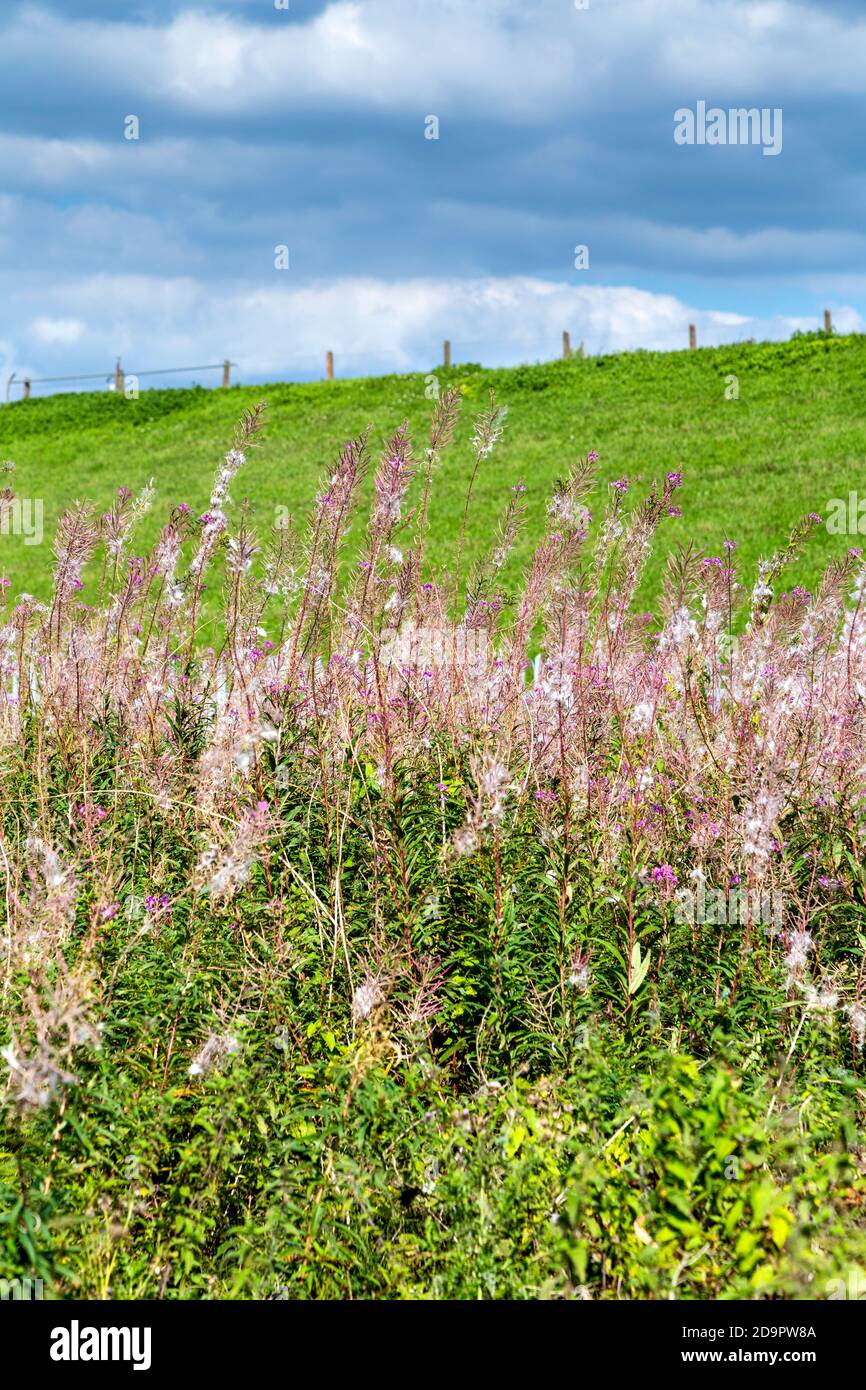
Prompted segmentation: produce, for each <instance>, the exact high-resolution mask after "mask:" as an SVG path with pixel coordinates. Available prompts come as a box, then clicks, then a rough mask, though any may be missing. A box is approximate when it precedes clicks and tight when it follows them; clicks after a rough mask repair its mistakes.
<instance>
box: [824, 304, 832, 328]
mask: <svg viewBox="0 0 866 1390" xmlns="http://www.w3.org/2000/svg"><path fill="white" fill-rule="evenodd" d="M824 332H825V333H832V332H833V320H832V318H831V317H830V310H829V309H825V310H824Z"/></svg>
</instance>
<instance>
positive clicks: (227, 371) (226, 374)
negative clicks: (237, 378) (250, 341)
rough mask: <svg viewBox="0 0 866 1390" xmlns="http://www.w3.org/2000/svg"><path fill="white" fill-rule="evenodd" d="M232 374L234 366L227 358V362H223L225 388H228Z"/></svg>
mask: <svg viewBox="0 0 866 1390" xmlns="http://www.w3.org/2000/svg"><path fill="white" fill-rule="evenodd" d="M231 373H232V364H231V362H229V360H228V358H226V360H225V362H223V386H228V384H229V381H230V380H231Z"/></svg>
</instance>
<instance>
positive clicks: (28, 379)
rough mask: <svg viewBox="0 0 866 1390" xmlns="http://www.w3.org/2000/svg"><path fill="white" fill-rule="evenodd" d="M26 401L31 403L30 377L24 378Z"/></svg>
mask: <svg viewBox="0 0 866 1390" xmlns="http://www.w3.org/2000/svg"><path fill="white" fill-rule="evenodd" d="M24 399H25V401H29V400H30V378H29V376H26V377H25V378H24Z"/></svg>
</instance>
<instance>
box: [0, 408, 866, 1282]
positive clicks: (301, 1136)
mask: <svg viewBox="0 0 866 1390" xmlns="http://www.w3.org/2000/svg"><path fill="white" fill-rule="evenodd" d="M459 409H460V399H459V394H458V393H457V392H456V391H454V392H447V393H445V394H444V395H443V396H442V397H441V399H440V400H439V401H438V402H437V403H436V405H435V408H434V410H433V414H432V422H431V427H430V433H429V439H428V442H427V445H426V447H425V448H423V449H422V450H420V451H418V450H416V449H415V447H414V446H413V444H412V441H411V440H410V438H409V435H408V432H407V429H406V428H405V427H403V428H401V429H399V430H398V431H397V432H396V434H395V435H394V436H393V438H391V439H390V440H388V442H387V443H386V444H385V447H384V450H383V451H382V454H381V458H380V459H379V461H378V463H376V464H375V465H374V463H373V461H372V459H371V444H370V436H369V433H367V434H364V435H362V436H360V437H359V438H358V439H355V440H353V441H351V442H350V443H348V444H347V445H346V446H345V448H344V449H343V451H342V453H341V455H340V457H339V459H338V460H337V462H336V464H335V465H334V467H333V468H332V469H331V470H329V471H328V473H327V474H326V476H325V477H324V478H323V481H322V485H321V490H320V492H319V495H318V497H317V498H316V500H315V504H314V506H313V509H312V512H311V515H310V518H309V520H308V522H307V524H306V526H305V527H302V528H300V529H299V530H296V529H295V528H294V527H293V526H291V525H288V526H286V527H282V528H279V529H276V530H275V531H274V532H273V534H272V535H271V536H270V537H268V538H267V539H266V540H263V539H261V538H260V537H259V536H258V535H257V534H256V532H255V530H254V528H253V525H252V523H251V520H250V513H249V509H248V508H247V507H246V506H245V505H244V506H241V507H240V508H239V509H238V510H237V513H236V515H237V520H236V522H235V523H234V524H230V522H229V513H230V510H231V501H230V496H229V490H230V488H232V487H234V486H235V480H236V475H238V474H239V473H240V472H241V470H242V469H243V466H244V463H245V461H246V457H247V455H248V453H249V451H250V450H251V449H252V448H254V447H256V446H257V445H258V443H259V442H260V438H261V434H262V428H263V424H264V411H263V407H262V406H259V407H257V408H256V409H255V410H253V411H252V412H250V413H249V414H247V415H246V416H245V417H244V419H243V420H242V422H241V424H240V426H239V428H238V431H237V434H236V438H235V440H234V442H233V445H232V448H231V449H230V450H229V452H228V453H227V454H226V455H225V458H224V461H223V463H222V465H221V467H220V469H219V472H218V474H217V476H216V479H215V482H214V487H213V493H212V496H211V499H210V503H209V506H208V509H207V511H206V512H205V513H204V514H203V515H202V516H201V517H199V518H195V517H194V516H193V515H191V514H190V512H189V510H188V509H187V508H185V507H183V506H180V507H176V508H175V509H174V510H173V511H172V512H171V514H170V515H169V516H168V517H167V519H166V521H165V524H164V526H163V529H162V531H161V534H160V536H159V539H158V541H157V543H156V545H155V547H154V549H153V551H152V552H151V553H150V554H147V555H138V554H136V553H135V530H136V524H137V522H138V520H139V518H140V517H141V515H142V514H143V512H144V511H145V510H146V509H149V508H151V507H152V506H153V504H154V500H155V499H154V492H153V489H152V488H150V487H149V488H147V489H145V491H144V492H143V493H142V494H141V495H140V496H138V497H133V496H132V495H131V494H130V493H129V492H128V491H127V490H126V489H124V488H121V489H120V490H119V491H118V493H117V496H116V500H115V503H114V505H113V507H112V508H111V510H110V511H109V512H107V513H105V514H104V515H102V516H96V515H94V514H93V512H92V510H91V509H89V508H88V507H87V506H84V505H77V506H75V507H74V508H72V510H71V511H69V512H68V513H67V514H66V515H65V516H64V517H63V518H62V521H61V523H60V526H59V529H58V532H57V536H56V539H55V543H54V592H53V598H52V600H51V602H50V603H48V604H42V603H40V602H37V601H36V600H34V599H33V598H31V597H29V596H28V595H26V594H20V595H18V597H17V599H16V598H14V597H13V596H12V594H11V592H10V588H9V587H6V588H4V590H3V594H2V600H3V604H4V607H3V614H2V627H0V649H2V704H0V740H2V759H3V779H2V802H0V812H2V822H0V825H2V838H0V872H2V879H3V887H2V894H3V901H4V904H5V912H4V927H3V933H2V938H0V972H2V1000H3V1008H2V1021H0V1034H2V1059H3V1073H2V1075H3V1089H2V1110H0V1116H2V1120H0V1123H2V1129H0V1208H2V1210H0V1274H2V1275H3V1276H4V1277H15V1276H23V1275H29V1276H31V1277H38V1278H42V1279H43V1280H44V1282H45V1288H46V1297H56V1298H63V1297H81V1296H85V1297H107V1298H112V1297H116V1298H121V1297H126V1298H129V1297H132V1298H138V1297H145V1298H150V1297H171V1298H182V1297H196V1298H201V1297H222V1298H233V1297H272V1298H292V1297H345V1296H353V1295H357V1296H364V1297H382V1298H403V1297H408V1298H417V1297H432V1298H437V1297H467V1298H470V1297H471V1298H476V1297H479V1296H482V1297H518V1298H521V1297H526V1298H548V1297H551V1298H557V1297H582V1298H625V1297H629V1298H656V1297H664V1298H668V1297H676V1298H707V1297H712V1298H714V1297H762V1296H774V1297H803V1298H822V1297H827V1296H830V1291H832V1290H838V1289H839V1288H842V1289H843V1290H844V1289H845V1288H846V1287H847V1281H849V1279H850V1276H851V1271H857V1270H862V1269H863V1268H864V1265H866V1237H864V1219H863V1210H864V1200H866V1186H864V1171H866V1150H864V1147H863V1145H862V1141H861V1139H860V1129H861V1126H862V1118H863V1107H864V1097H866V1089H864V1086H863V1048H864V1036H866V989H864V985H866V981H864V959H866V956H864V951H866V935H864V924H866V915H864V888H866V870H864V862H863V861H864V824H866V821H864V815H866V737H864V732H866V706H864V699H866V612H864V607H863V600H864V568H863V562H862V559H861V557H860V555H859V553H857V552H849V553H848V554H847V555H844V556H842V557H841V558H840V559H839V560H838V561H837V562H836V563H835V564H834V565H833V566H831V568H830V569H829V571H828V572H827V574H826V575H825V577H824V579H823V581H822V583H821V584H820V586H819V587H818V588H817V589H816V590H815V592H814V593H809V592H806V591H805V590H804V589H802V588H801V587H799V586H797V585H796V584H794V585H793V586H791V587H789V588H784V587H783V586H784V584H785V574H786V572H787V571H788V570H789V568H790V566H791V565H792V564H794V563H795V562H796V560H797V557H798V555H799V553H800V550H801V548H802V547H803V546H804V545H805V544H806V543H807V541H808V537H809V533H810V531H811V530H812V528H813V527H814V526H815V525H816V524H817V522H818V520H819V518H817V517H814V516H812V517H807V518H806V519H805V520H804V522H803V523H802V525H800V526H798V527H797V528H796V529H795V531H794V533H793V535H792V537H791V539H790V542H789V543H788V545H787V546H786V547H785V548H784V549H782V550H781V551H780V552H778V553H777V554H776V555H774V556H772V557H771V558H770V559H769V560H768V561H767V562H766V563H764V564H763V565H762V566H761V568H760V572H759V574H758V576H757V579H756V580H755V581H754V582H753V583H752V584H751V585H749V584H748V583H744V581H743V579H742V577H741V576H740V575H739V573H738V571H737V565H736V542H735V541H734V540H731V539H730V538H728V537H726V538H725V539H724V543H723V544H722V545H721V547H720V549H721V553H720V554H719V555H716V556H702V555H700V554H698V553H696V552H695V551H694V550H693V549H692V548H689V547H680V548H678V549H677V550H675V551H674V552H673V553H672V554H671V556H670V559H669V563H668V568H667V574H666V579H665V582H664V585H663V589H662V592H661V594H660V597H659V603H658V609H657V612H656V614H655V615H650V614H641V613H636V612H634V611H633V599H634V595H635V593H636V590H637V587H638V584H639V581H640V578H641V574H642V569H643V566H644V563H645V561H646V558H647V556H648V554H649V552H650V548H651V547H652V546H653V545H655V544H658V543H662V544H663V543H664V542H663V541H661V542H659V540H658V538H657V532H659V531H662V533H663V528H664V526H665V523H666V521H667V518H668V516H669V515H678V514H679V504H678V498H679V497H680V495H681V494H680V489H681V485H682V478H681V475H680V474H679V472H677V471H674V470H672V471H670V472H668V473H667V475H666V476H665V477H664V478H663V479H662V480H661V481H660V483H659V485H657V486H656V487H654V488H653V489H652V490H651V491H650V493H649V495H648V496H645V497H643V498H640V499H638V500H634V499H633V497H632V496H631V495H630V488H629V483H628V480H627V479H626V478H621V479H619V480H617V481H616V482H615V483H613V485H612V486H611V487H610V488H609V491H608V497H607V501H606V504H605V505H604V507H603V512H602V515H601V516H600V517H598V518H597V519H594V518H593V516H592V514H591V511H590V507H589V503H590V501H591V499H592V497H593V488H594V484H593V472H592V469H593V463H594V459H595V456H594V455H593V454H591V453H590V454H589V455H588V456H587V457H586V458H585V459H583V460H581V461H579V462H578V463H577V464H576V466H575V467H574V468H573V469H572V471H571V472H570V473H569V475H568V476H567V477H565V478H563V479H561V480H560V481H559V482H558V483H557V485H556V487H555V490H554V492H553V495H552V497H551V498H550V502H549V506H548V514H547V527H546V530H545V533H544V534H543V535H542V536H541V538H540V540H539V543H538V545H537V547H536V549H535V551H534V555H533V558H532V561H531V564H530V565H529V568H528V572H527V573H526V575H525V579H524V582H523V585H522V588H521V589H520V591H519V592H517V593H511V594H508V593H506V592H505V591H504V588H503V583H502V572H503V567H504V566H505V565H506V562H507V560H508V556H509V553H510V551H511V549H512V547H513V545H514V543H515V539H516V537H518V536H519V534H520V532H521V528H522V526H523V524H524V510H523V493H524V492H525V488H524V487H523V485H522V484H517V485H515V486H514V487H512V488H508V487H505V488H504V489H503V491H504V494H505V496H504V506H503V514H502V518H501V521H500V522H499V524H498V526H491V544H490V548H489V551H488V553H487V555H486V556H484V557H482V558H481V559H480V560H479V561H477V562H475V563H474V564H469V563H468V561H467V556H466V546H465V537H466V522H467V516H468V514H469V510H470V508H471V506H472V492H473V486H474V483H475V481H476V479H477V476H478V474H479V471H480V470H482V469H486V468H487V467H489V466H490V464H489V457H490V455H491V453H492V452H493V451H494V449H495V447H496V443H497V441H498V439H499V438H500V436H501V434H502V431H503V429H504V428H505V426H506V420H505V411H504V409H502V408H501V407H500V406H499V405H497V404H496V402H495V401H494V400H493V399H492V397H491V400H490V402H489V404H488V406H487V407H486V408H485V409H484V410H482V412H481V414H480V415H479V418H478V420H477V423H476V427H475V431H474V435H473V437H472V442H471V458H470V459H469V460H468V466H467V490H466V497H465V505H464V507H463V511H462V526H461V528H460V532H459V534H458V535H457V536H456V537H455V550H454V558H453V563H452V565H451V567H450V570H448V571H447V572H446V571H442V570H439V569H437V568H436V567H434V566H433V565H431V564H430V563H429V561H428V556H427V553H426V551H425V531H426V524H427V519H428V515H429V510H430V507H431V505H432V504H433V501H434V500H435V492H436V481H437V468H438V465H439V462H440V458H441V455H442V452H443V450H444V449H445V448H446V447H447V446H448V444H449V441H450V439H451V436H452V432H453V429H454V425H455V422H456V419H457V415H458V411H459ZM370 470H373V479H372V489H371V495H372V504H371V507H370V510H369V515H368V517H367V519H366V523H365V529H364V539H363V544H362V545H361V548H360V558H356V559H349V558H347V554H346V545H345V541H346V536H347V533H348V530H349V528H350V526H351V525H352V524H353V523H357V522H358V521H359V520H360V518H359V517H358V510H359V493H360V490H361V488H362V485H363V484H364V482H365V477H366V475H367V474H368V472H369V471H370ZM368 495H370V493H368ZM352 554H353V555H356V554H357V546H356V545H354V547H353V550H352ZM85 566H88V567H89V570H90V572H94V567H95V572H96V573H97V574H98V575H99V576H100V578H99V583H98V595H97V597H96V601H95V602H94V603H92V604H87V603H84V602H82V600H81V597H80V592H79V591H80V589H81V587H82V578H81V576H82V573H83V571H84V568H85ZM220 585H221V586H222V599H221V605H220V614H221V616H220V623H219V626H218V627H217V628H215V627H214V624H213V622H212V620H211V618H210V617H206V616H205V612H206V610H207V611H208V612H209V611H210V604H211V602H212V599H213V588H214V586H220ZM206 591H209V594H208V599H207V602H206V603H205V602H204V597H205V594H206ZM833 1296H839V1295H838V1293H834V1294H833Z"/></svg>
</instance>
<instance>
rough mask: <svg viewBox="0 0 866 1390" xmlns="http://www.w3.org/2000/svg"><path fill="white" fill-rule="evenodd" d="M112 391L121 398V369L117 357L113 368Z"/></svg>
mask: <svg viewBox="0 0 866 1390" xmlns="http://www.w3.org/2000/svg"><path fill="white" fill-rule="evenodd" d="M114 389H115V391H119V392H120V394H121V396H122V395H123V368H122V367H121V365H120V358H119V357H118V359H117V365H116V367H115V368H114Z"/></svg>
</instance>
